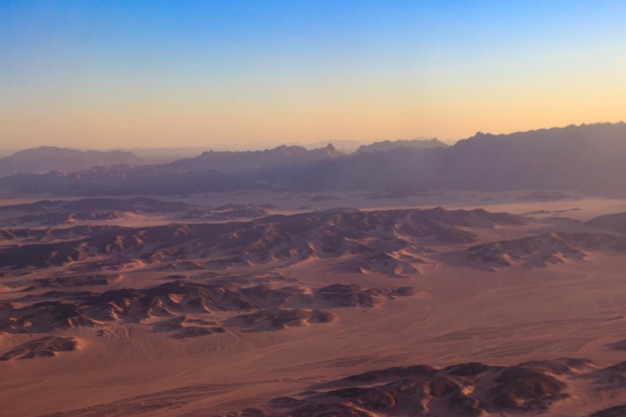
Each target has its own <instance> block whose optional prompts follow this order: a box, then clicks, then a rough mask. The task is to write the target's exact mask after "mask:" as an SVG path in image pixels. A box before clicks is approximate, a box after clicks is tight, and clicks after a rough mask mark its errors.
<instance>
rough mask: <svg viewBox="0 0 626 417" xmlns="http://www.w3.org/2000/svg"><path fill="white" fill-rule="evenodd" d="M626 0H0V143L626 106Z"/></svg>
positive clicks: (514, 125) (213, 137)
mask: <svg viewBox="0 0 626 417" xmlns="http://www.w3.org/2000/svg"><path fill="white" fill-rule="evenodd" d="M625 21H626V2H625V1H617V0H616V1H601V0H594V1H591V0H587V1H575V0H569V1H557V0H542V1H530V0H519V1H518V0H510V1H509V0H497V1H482V0H474V1H442V0H439V1H419V0H410V1H383V0H380V1H367V0H358V1H357V0H355V1H351V0H345V1H340V0H332V1H324V0H317V1H299V0H282V1H270V0H264V1H256V0H248V1H238V0H220V1H217V0H214V1H211V0H204V1H176V0H171V1H160V0H149V1H148V0H146V1H130V0H124V1H98V0H89V1H73V0H61V1H34V0H28V1H23V0H15V1H13V0H2V1H0V147H2V148H12V149H21V148H26V147H33V146H40V145H56V146H66V147H75V148H82V149H85V148H92V149H95V148H116V147H126V148H130V147H142V146H146V147H148V146H149V147H160V146H203V147H207V148H216V149H217V148H224V147H229V148H245V147H252V148H258V147H262V146H273V145H277V144H280V143H311V142H319V141H331V140H333V139H344V140H356V141H361V142H372V141H374V140H383V139H398V138H412V137H437V138H440V139H443V140H448V141H450V140H456V139H461V138H465V137H469V136H471V135H473V134H474V133H475V132H476V131H483V132H491V133H506V132H512V131H519V130H530V129H537V128H544V127H552V126H565V125H569V124H581V123H595V122H617V121H621V120H624V119H625V118H626V117H625V116H624V115H625V112H626V25H625V24H624V22H625Z"/></svg>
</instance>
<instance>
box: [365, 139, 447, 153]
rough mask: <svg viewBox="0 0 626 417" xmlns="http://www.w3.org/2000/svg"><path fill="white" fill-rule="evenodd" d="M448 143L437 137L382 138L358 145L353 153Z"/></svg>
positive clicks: (417, 147) (438, 146) (426, 147)
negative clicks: (392, 139) (382, 139)
mask: <svg viewBox="0 0 626 417" xmlns="http://www.w3.org/2000/svg"><path fill="white" fill-rule="evenodd" d="M447 147H448V145H447V144H445V143H443V142H441V141H440V140H438V139H435V138H432V139H399V140H394V141H391V140H384V141H381V142H374V143H372V144H370V145H363V146H360V147H359V149H357V150H356V152H355V153H360V152H385V151H390V150H392V149H398V148H411V149H432V148H447Z"/></svg>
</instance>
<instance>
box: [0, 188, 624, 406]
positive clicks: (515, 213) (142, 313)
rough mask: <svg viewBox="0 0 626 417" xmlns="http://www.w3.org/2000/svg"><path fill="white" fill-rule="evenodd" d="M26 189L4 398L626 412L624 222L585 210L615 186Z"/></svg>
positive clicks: (11, 248)
mask: <svg viewBox="0 0 626 417" xmlns="http://www.w3.org/2000/svg"><path fill="white" fill-rule="evenodd" d="M36 200H38V199H32V200H29V199H24V200H21V201H19V202H16V201H11V200H5V201H3V202H2V209H1V210H0V216H1V217H0V218H1V219H2V227H1V230H0V232H2V235H1V236H2V238H1V240H0V375H2V378H0V410H1V411H0V414H1V415H7V416H15V417H20V416H24V417H26V416H33V417H34V416H148V415H150V416H186V417H191V416H286V415H293V416H316V415H319V416H321V415H338V416H361V415H362V416H409V415H410V416H412V415H415V416H422V415H424V416H426V415H428V416H460V415H476V416H479V415H497V416H503V415H520V413H522V415H523V414H526V413H527V414H528V415H536V414H537V413H540V414H541V415H546V416H592V415H594V416H613V415H624V410H625V409H626V406H624V405H625V404H626V382H625V381H626V366H625V365H623V363H622V362H623V361H626V354H625V352H626V341H625V340H626V319H625V318H624V317H625V311H626V307H624V306H625V303H624V301H625V300H626V286H625V285H624V275H623V271H624V270H625V269H626V256H624V255H625V254H626V234H624V233H623V231H622V232H620V231H619V230H617V229H615V228H614V227H610V226H606V225H604V226H603V224H604V223H602V222H599V223H598V222H596V223H594V222H591V223H589V224H587V223H586V222H587V221H589V220H592V219H594V218H597V217H598V216H601V215H604V214H610V213H620V212H624V211H626V200H623V199H618V198H604V197H593V198H590V197H584V196H580V195H569V194H558V195H557V194H549V193H547V194H546V193H543V194H542V193H532V192H518V193H456V194H455V193H440V194H425V195H419V196H412V197H402V198H398V197H393V198H391V197H389V196H372V195H364V194H360V195H357V194H354V195H350V196H346V195H339V194H337V195H333V194H332V193H330V194H326V193H325V194H324V195H317V194H312V195H306V194H288V193H280V194H271V193H258V194H255V193H252V194H250V193H248V194H245V193H244V194H221V195H202V196H196V197H190V198H178V197H172V198H171V199H167V198H159V199H157V200H158V201H157V200H152V201H147V200H137V201H129V200H127V199H121V200H124V201H112V202H111V201H109V202H107V203H105V202H102V201H91V202H89V203H88V204H87V203H85V202H84V201H83V202H82V203H81V200H80V199H63V198H56V200H62V202H61V203H55V204H53V205H52V206H49V207H48V206H47V205H46V204H43V205H41V204H39V205H32V204H31V205H29V204H30V203H33V202H35V201H36ZM113 200H115V199H113ZM165 201H168V202H169V203H181V204H180V205H179V206H176V205H171V204H169V205H168V204H164V203H163V202H165ZM68 202H75V203H78V204H75V205H70V206H67V205H66V204H67V203H68ZM18 203H19V204H25V205H22V206H15V204H18ZM81 204H82V206H81ZM338 207H339V209H338ZM51 212H54V213H55V215H56V217H54V219H53V221H51V220H50V219H51V216H49V213H51ZM620 406H621V407H622V408H621V409H620V408H613V409H612V410H609V409H611V408H612V407H620ZM607 410H609V411H607Z"/></svg>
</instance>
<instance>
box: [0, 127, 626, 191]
mask: <svg viewBox="0 0 626 417" xmlns="http://www.w3.org/2000/svg"><path fill="white" fill-rule="evenodd" d="M625 160H626V125H625V124H624V123H622V122H620V123H616V124H610V123H604V124H593V125H581V126H568V127H564V128H552V129H543V130H535V131H529V132H518V133H512V134H507V135H491V134H483V133H477V134H476V135H475V136H473V137H471V138H468V139H465V140H461V141H459V142H457V143H456V144H455V145H454V146H451V147H447V148H444V147H437V148H429V149H416V148H410V147H396V148H393V149H390V150H386V151H384V150H381V151H376V152H365V151H364V152H357V153H355V154H352V155H343V154H341V153H339V152H337V150H336V149H335V148H334V147H333V146H332V145H329V146H327V147H326V148H319V149H315V150H310V151H308V150H306V149H305V148H302V147H297V146H281V147H278V148H275V149H271V150H265V151H254V152H205V153H203V154H201V155H199V156H197V157H195V158H186V159H181V160H179V161H175V162H172V163H170V164H164V165H145V166H139V167H131V166H114V167H96V168H91V169H89V170H85V171H81V172H79V173H73V174H65V173H61V172H52V173H48V174H44V175H35V174H27V175H14V176H11V177H5V178H1V179H0V190H3V191H4V192H9V193H44V192H52V193H57V194H66V195H106V194H119V195H124V194H133V193H143V194H181V193H189V194H191V193H198V192H205V191H234V190H252V189H270V190H298V191H320V190H325V189H327V190H371V191H385V192H391V193H397V194H410V193H414V192H422V191H432V190H473V191H504V190H524V189H535V190H576V191H582V192H586V193H595V194H597V193H613V194H616V193H617V194H620V193H624V192H626V186H625V185H624V183H623V180H622V179H623V178H625V177H626V164H624V163H623V161H625Z"/></svg>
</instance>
